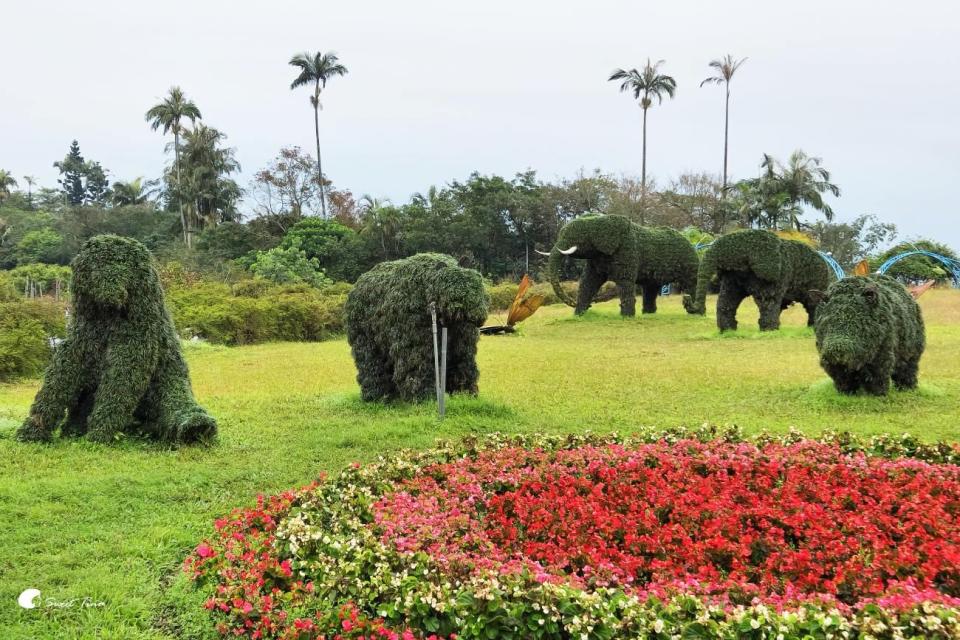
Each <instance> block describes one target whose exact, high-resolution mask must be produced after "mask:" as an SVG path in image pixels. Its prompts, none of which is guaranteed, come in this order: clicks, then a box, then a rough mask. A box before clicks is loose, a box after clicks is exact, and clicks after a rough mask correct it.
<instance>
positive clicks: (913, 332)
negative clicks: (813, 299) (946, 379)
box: [814, 276, 926, 395]
mask: <svg viewBox="0 0 960 640" xmlns="http://www.w3.org/2000/svg"><path fill="white" fill-rule="evenodd" d="M814 295H818V296H820V297H821V298H822V300H823V302H822V303H821V304H820V306H819V308H818V309H817V321H816V324H815V331H816V334H817V351H819V352H820V366H822V367H823V369H824V371H826V372H827V373H828V374H829V375H830V377H831V378H833V384H834V386H835V387H836V388H837V391H839V392H840V393H847V394H850V393H855V392H856V391H857V390H859V389H863V390H864V391H867V392H868V393H872V394H874V395H884V394H886V393H887V391H888V390H889V388H890V380H891V379H892V380H893V383H894V385H896V386H897V388H898V389H913V388H915V387H916V386H917V368H918V365H919V363H920V356H921V355H922V354H923V349H924V345H925V342H926V338H925V336H924V327H923V316H922V315H921V313H920V306H919V305H918V304H917V303H916V301H915V300H914V299H913V297H912V296H911V295H910V293H909V292H908V291H907V290H906V289H905V288H904V287H903V285H902V284H900V283H899V282H897V281H896V280H894V279H893V278H890V277H888V276H853V277H849V278H844V279H843V280H840V281H839V282H835V283H833V284H832V285H830V288H829V289H828V290H827V292H826V293H825V294H821V293H820V292H815V294H814Z"/></svg>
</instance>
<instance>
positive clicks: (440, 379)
mask: <svg viewBox="0 0 960 640" xmlns="http://www.w3.org/2000/svg"><path fill="white" fill-rule="evenodd" d="M430 319H431V322H430V328H431V329H432V330H433V375H434V381H435V384H434V386H435V387H436V390H437V412H438V414H439V416H440V419H441V420H443V415H444V413H445V410H446V407H445V406H444V405H445V402H444V400H445V399H446V395H447V328H446V327H443V331H442V334H443V354H442V360H443V362H442V364H441V353H440V349H439V348H438V347H437V305H436V304H435V303H433V302H431V303H430Z"/></svg>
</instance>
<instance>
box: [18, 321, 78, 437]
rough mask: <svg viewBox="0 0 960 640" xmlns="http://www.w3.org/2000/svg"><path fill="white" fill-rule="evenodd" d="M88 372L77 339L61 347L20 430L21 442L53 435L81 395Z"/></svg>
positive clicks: (68, 341)
mask: <svg viewBox="0 0 960 640" xmlns="http://www.w3.org/2000/svg"><path fill="white" fill-rule="evenodd" d="M83 372H84V364H83V357H82V353H81V351H80V349H79V347H78V346H77V345H76V342H75V341H73V340H67V341H66V342H64V343H63V344H61V345H60V347H59V348H58V349H57V351H56V353H55V354H54V356H53V361H52V362H51V363H50V366H49V367H48V368H47V372H46V374H44V377H43V385H42V386H41V387H40V391H39V392H37V397H36V398H35V399H34V401H33V404H32V405H31V406H30V413H29V415H28V416H27V419H26V420H25V421H24V423H23V424H22V425H21V426H20V428H19V429H17V434H16V438H17V440H20V441H21V442H43V441H47V440H50V439H51V438H52V437H53V432H54V430H56V428H57V427H58V426H59V425H60V422H61V421H62V420H63V417H64V414H65V413H66V412H67V409H68V408H70V406H71V405H72V404H73V403H74V402H75V398H76V397H77V395H78V394H79V387H80V384H81V376H82V375H83Z"/></svg>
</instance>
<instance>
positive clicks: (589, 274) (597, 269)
mask: <svg viewBox="0 0 960 640" xmlns="http://www.w3.org/2000/svg"><path fill="white" fill-rule="evenodd" d="M549 255H550V260H549V262H548V267H547V271H548V276H549V279H550V283H551V284H552V285H553V290H554V291H555V292H556V294H557V297H559V298H560V299H561V300H563V301H564V302H565V303H567V304H568V305H570V306H571V307H574V312H575V313H576V314H577V315H579V314H582V313H584V312H585V311H586V310H587V309H589V308H590V305H591V304H592V303H593V300H594V296H596V294H597V291H599V290H600V287H602V286H603V284H604V283H605V282H607V281H608V280H612V281H613V282H614V283H615V284H616V285H617V289H618V292H619V294H620V314H621V315H624V316H632V315H634V314H635V313H636V296H637V286H638V285H639V286H640V288H641V289H642V291H643V312H644V313H656V311H657V296H658V295H659V294H660V291H661V289H663V286H664V285H666V284H676V285H677V286H678V287H679V288H680V290H681V291H692V290H693V286H694V283H695V282H696V277H697V265H698V263H699V261H698V259H697V252H696V250H695V249H694V248H693V246H692V245H691V244H690V242H689V241H688V240H687V239H686V238H684V237H683V236H682V235H681V234H680V233H678V232H676V231H674V230H673V229H667V228H661V227H642V226H640V225H638V224H635V223H633V222H631V221H630V220H629V219H628V218H625V217H623V216H615V215H611V216H605V215H587V216H582V217H580V218H577V219H575V220H572V221H571V222H569V223H567V224H566V225H565V226H564V227H563V229H561V230H560V235H559V236H558V238H557V242H556V244H555V245H554V247H553V250H552V251H551V252H550V254H549ZM565 256H566V257H573V258H582V259H585V260H586V261H587V264H586V265H585V266H584V269H583V275H582V276H581V277H580V288H579V290H578V292H577V299H576V300H574V299H573V298H572V297H571V296H570V295H569V294H567V292H565V291H564V290H563V288H562V287H561V286H560V267H561V265H562V262H563V258H564V257H565Z"/></svg>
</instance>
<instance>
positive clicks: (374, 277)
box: [346, 253, 489, 401]
mask: <svg viewBox="0 0 960 640" xmlns="http://www.w3.org/2000/svg"><path fill="white" fill-rule="evenodd" d="M431 304H434V305H436V310H437V317H438V322H439V323H440V324H441V325H442V326H445V327H447V330H448V346H447V389H448V390H449V391H450V392H451V393H458V392H466V393H476V392H477V380H478V379H479V372H478V371H477V362H476V354H477V341H478V339H479V337H480V330H479V329H480V326H481V325H482V324H483V322H484V320H486V318H487V308H488V306H489V299H488V298H487V294H486V291H485V290H484V288H483V280H482V279H481V277H480V274H479V273H477V272H476V271H474V270H472V269H464V268H462V267H459V266H457V262H456V261H455V260H454V259H453V258H451V257H450V256H445V255H442V254H438V253H421V254H417V255H415V256H413V257H410V258H406V259H403V260H395V261H393V262H384V263H381V264H379V265H377V266H376V267H374V268H373V269H371V270H370V271H368V272H367V273H365V274H363V275H362V276H360V279H358V280H357V284H356V285H354V287H353V289H352V290H351V291H350V295H349V296H348V297H347V304H346V316H347V340H348V341H349V343H350V349H351V351H352V352H353V360H354V363H355V364H356V366H357V381H358V382H359V383H360V392H361V396H362V397H363V399H364V400H382V399H383V400H389V399H394V398H399V399H401V400H413V401H417V400H424V399H426V398H430V397H433V394H434V366H433V365H434V361H433V334H432V331H431V318H430V305H431Z"/></svg>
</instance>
